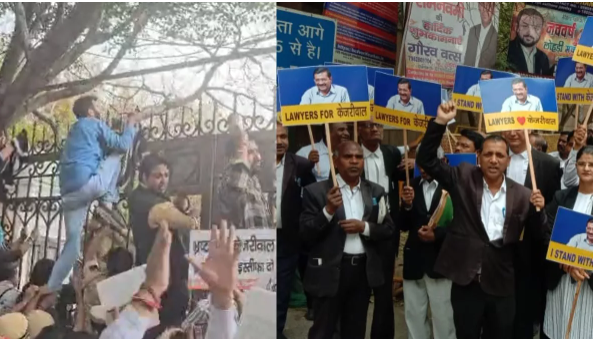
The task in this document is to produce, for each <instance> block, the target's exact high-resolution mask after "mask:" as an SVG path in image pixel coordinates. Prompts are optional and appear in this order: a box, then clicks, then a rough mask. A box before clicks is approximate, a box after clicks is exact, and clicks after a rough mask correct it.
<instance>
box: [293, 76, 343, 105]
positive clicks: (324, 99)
mask: <svg viewBox="0 0 593 341" xmlns="http://www.w3.org/2000/svg"><path fill="white" fill-rule="evenodd" d="M313 79H314V80H315V86H314V87H312V88H310V89H309V90H307V91H305V93H303V96H302V97H301V105H302V104H320V103H344V102H350V96H349V95H348V90H347V89H346V88H345V87H343V86H339V85H335V84H332V74H331V71H329V69H328V68H326V67H318V68H316V69H315V71H313Z"/></svg>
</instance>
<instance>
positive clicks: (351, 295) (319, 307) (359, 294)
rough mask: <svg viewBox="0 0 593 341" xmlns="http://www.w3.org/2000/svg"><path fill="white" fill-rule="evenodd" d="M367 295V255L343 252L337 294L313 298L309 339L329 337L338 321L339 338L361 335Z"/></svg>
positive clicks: (364, 322) (363, 329)
mask: <svg viewBox="0 0 593 341" xmlns="http://www.w3.org/2000/svg"><path fill="white" fill-rule="evenodd" d="M370 296H371V289H370V288H369V284H368V280H367V274H366V257H365V256H362V257H360V256H358V257H355V258H351V257H349V256H346V255H345V256H344V257H343V258H342V264H341V268H340V283H339V287H338V293H337V295H336V296H333V297H314V298H313V310H314V311H315V319H314V321H313V326H312V327H311V329H309V339H332V338H333V336H334V331H335V330H336V326H337V323H338V321H340V327H341V328H340V338H341V339H364V338H365V333H366V322H367V311H368V308H369V299H370Z"/></svg>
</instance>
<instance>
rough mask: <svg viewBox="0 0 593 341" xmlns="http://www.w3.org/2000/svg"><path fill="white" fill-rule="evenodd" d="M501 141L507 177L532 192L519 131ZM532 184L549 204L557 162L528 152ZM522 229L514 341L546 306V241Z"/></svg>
mask: <svg viewBox="0 0 593 341" xmlns="http://www.w3.org/2000/svg"><path fill="white" fill-rule="evenodd" d="M502 135H503V136H504V138H505V139H506V140H507V141H508V143H509V147H510V156H511V162H510V164H509V168H508V170H507V173H506V175H507V177H509V178H510V179H513V180H514V181H516V182H518V183H520V184H522V185H524V186H525V187H527V188H529V189H532V188H533V183H532V181H531V172H530V169H529V159H528V157H527V148H528V147H529V146H528V141H527V140H526V139H525V133H524V132H523V131H522V130H511V131H505V132H504V133H503V134H502ZM531 156H532V159H533V169H534V173H535V179H536V181H535V183H536V185H537V188H538V189H539V190H540V191H541V193H542V195H543V196H544V199H545V200H546V202H548V203H549V202H552V199H553V198H554V194H555V193H556V191H559V190H560V182H561V180H562V169H561V168H560V162H559V161H558V160H557V159H555V158H554V157H552V156H550V155H548V154H545V153H542V152H540V151H538V150H536V149H535V148H533V149H532V150H531ZM530 232H531V231H529V230H526V231H525V233H524V235H523V237H522V240H521V242H520V243H519V249H518V253H517V257H518V258H519V259H518V263H517V267H516V268H515V270H516V273H517V281H516V285H517V292H518V293H517V295H516V298H517V315H516V320H515V327H514V328H515V333H514V336H515V337H516V338H518V339H525V338H532V337H533V334H534V332H533V325H534V324H536V325H541V324H542V323H543V320H544V312H545V306H546V287H545V275H544V272H545V261H546V251H547V241H546V240H542V239H541V238H538V237H537V236H534V235H533V234H532V233H530Z"/></svg>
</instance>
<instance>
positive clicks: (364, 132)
mask: <svg viewBox="0 0 593 341" xmlns="http://www.w3.org/2000/svg"><path fill="white" fill-rule="evenodd" d="M358 136H360V139H361V142H362V151H363V154H364V171H363V174H362V178H363V179H365V180H368V181H371V182H374V183H376V184H378V185H381V187H383V189H384V190H385V193H387V195H388V197H389V207H390V215H391V219H392V220H393V221H394V222H395V221H398V217H397V216H398V213H399V185H398V182H399V181H400V180H405V179H406V173H405V170H403V169H401V168H399V167H398V165H399V164H400V163H401V161H402V159H403V158H402V155H401V152H400V151H399V149H398V148H396V147H394V146H390V145H385V144H381V142H382V140H383V125H381V124H379V123H374V122H371V121H366V122H360V123H359V124H358ZM409 172H410V174H412V175H410V176H413V167H412V168H409ZM399 238H400V234H399V229H398V228H397V226H396V229H395V230H394V233H393V238H392V239H390V240H386V241H384V242H382V243H381V244H378V245H377V250H378V251H379V255H380V256H381V262H382V263H383V276H384V277H385V283H384V284H383V285H382V286H380V287H377V288H374V289H373V291H374V293H373V294H374V296H375V305H374V311H373V324H372V327H371V339H393V338H394V336H395V335H394V333H395V326H394V312H393V298H392V295H393V294H392V291H393V270H394V265H395V258H396V257H397V251H398V250H399Z"/></svg>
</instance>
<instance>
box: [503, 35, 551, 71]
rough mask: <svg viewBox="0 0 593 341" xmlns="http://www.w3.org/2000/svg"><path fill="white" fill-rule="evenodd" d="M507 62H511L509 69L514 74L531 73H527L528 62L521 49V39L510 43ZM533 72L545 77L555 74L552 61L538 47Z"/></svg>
mask: <svg viewBox="0 0 593 341" xmlns="http://www.w3.org/2000/svg"><path fill="white" fill-rule="evenodd" d="M507 61H508V62H509V67H510V69H511V70H512V71H513V72H523V73H528V72H529V71H527V62H526V61H525V55H524V54H523V50H522V49H521V43H520V42H519V38H515V40H512V41H511V42H509V54H508V56H507ZM533 71H534V74H537V75H543V76H552V74H553V69H552V68H550V60H549V59H548V56H547V55H546V54H545V53H543V52H542V51H541V50H540V49H538V48H537V47H536V51H535V63H534V64H533Z"/></svg>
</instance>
